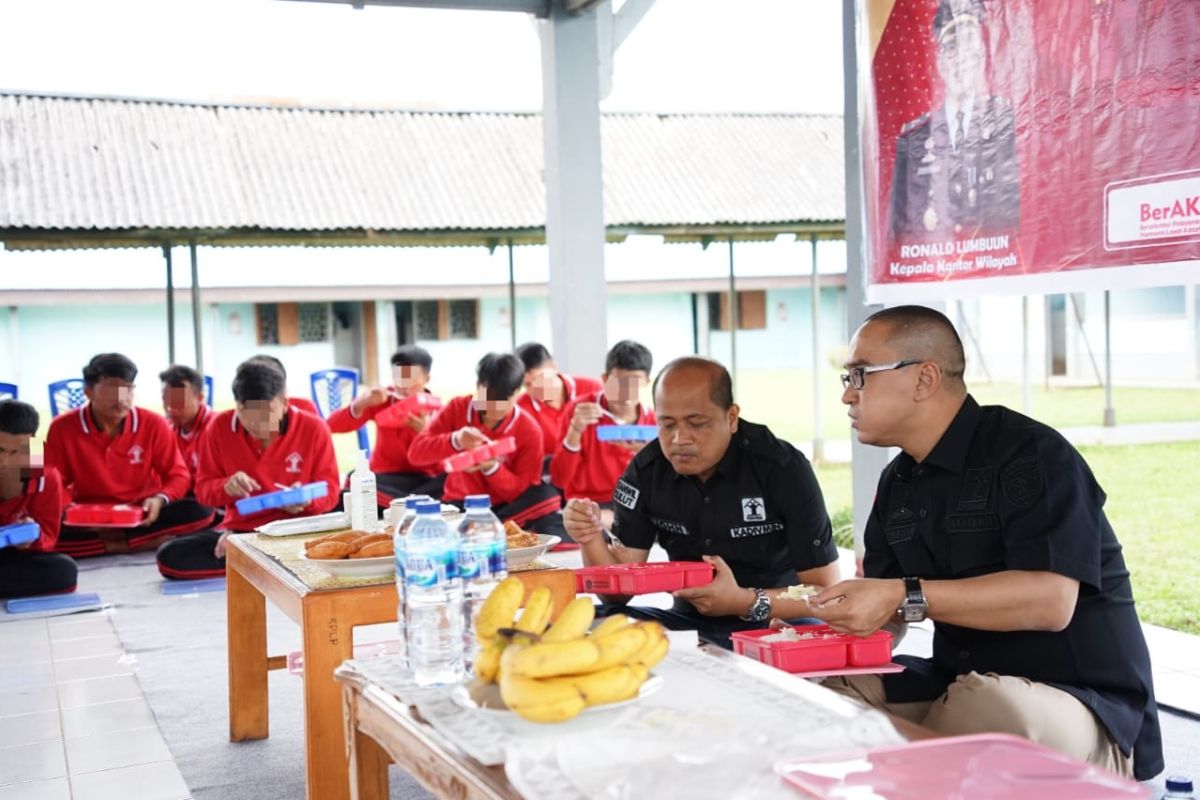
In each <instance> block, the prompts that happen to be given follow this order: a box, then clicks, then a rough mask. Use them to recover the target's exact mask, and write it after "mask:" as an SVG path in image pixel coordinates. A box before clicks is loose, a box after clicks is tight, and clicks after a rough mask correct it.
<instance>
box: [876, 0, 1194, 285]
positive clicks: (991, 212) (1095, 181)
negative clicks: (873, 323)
mask: <svg viewBox="0 0 1200 800" xmlns="http://www.w3.org/2000/svg"><path fill="white" fill-rule="evenodd" d="M864 2H865V5H864V6H861V7H860V10H861V12H862V13H863V15H864V18H862V19H860V23H861V25H860V29H861V30H862V31H863V33H864V34H865V35H866V37H867V38H868V39H869V41H868V42H864V43H863V45H862V46H860V48H859V49H860V68H859V74H860V80H861V82H862V87H861V88H862V97H863V100H864V102H863V114H862V122H861V131H860V135H861V137H862V144H863V148H862V149H863V162H864V164H863V169H864V171H863V177H864V190H865V207H866V225H867V237H868V249H867V252H868V260H867V299H868V302H873V303H875V302H900V301H909V300H921V299H937V298H949V297H964V296H977V295H980V294H984V293H995V292H1009V293H1049V292H1064V291H1074V290H1079V289H1087V288H1102V287H1117V286H1152V285H1169V284H1181V283H1195V282H1197V280H1200V262H1198V261H1197V260H1198V259H1200V2H1198V1H1197V0H1053V1H1051V0H864Z"/></svg>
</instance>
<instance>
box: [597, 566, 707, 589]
mask: <svg viewBox="0 0 1200 800" xmlns="http://www.w3.org/2000/svg"><path fill="white" fill-rule="evenodd" d="M712 579H713V568H712V564H709V563H708V562H705V561H656V562H654V563H651V564H614V565H612V566H608V567H584V568H582V569H577V570H575V591H577V592H594V593H597V594H650V593H652V592H674V591H677V590H679V589H690V588H692V587H693V586H706V585H708V584H710V583H712Z"/></svg>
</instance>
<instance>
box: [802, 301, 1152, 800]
mask: <svg viewBox="0 0 1200 800" xmlns="http://www.w3.org/2000/svg"><path fill="white" fill-rule="evenodd" d="M846 367H847V374H846V375H843V376H842V381H843V383H844V384H846V390H845V393H844V394H843V396H842V402H844V403H845V404H846V405H847V406H849V416H850V418H851V419H852V420H853V423H852V427H854V428H855V429H856V430H857V431H858V437H859V440H860V441H862V442H863V443H864V444H873V445H877V446H880V447H888V446H892V447H899V448H901V450H902V451H903V452H902V453H900V455H898V456H897V457H896V458H895V459H893V461H892V462H891V463H890V464H889V465H888V466H887V468H886V469H885V470H884V472H883V475H882V477H881V479H880V481H879V489H878V492H877V493H876V497H875V505H874V508H873V509H872V510H871V516H870V518H869V519H868V520H867V526H866V558H865V561H864V572H865V574H866V575H867V577H866V578H864V579H859V580H849V581H845V582H843V583H840V584H838V585H836V586H831V587H829V588H828V589H826V590H825V591H823V592H821V593H820V594H818V595H815V596H814V597H812V598H810V602H809V603H808V604H803V603H799V602H796V603H789V602H787V601H779V605H780V606H781V609H780V610H781V611H782V612H785V613H803V612H804V611H807V613H810V614H812V615H814V616H817V617H820V618H822V619H824V620H826V621H827V622H828V623H829V624H830V625H832V626H833V627H834V628H836V629H838V630H841V631H846V632H850V633H854V634H858V635H864V636H865V635H867V634H870V633H871V632H873V631H875V630H877V629H879V628H881V627H883V626H884V625H886V624H889V623H891V622H893V621H895V620H896V619H897V615H898V614H899V615H900V618H901V619H903V620H907V621H909V622H912V621H920V620H922V619H925V618H926V616H928V617H929V618H930V619H932V620H933V621H934V639H933V658H932V659H921V658H913V657H905V656H901V657H899V658H898V660H900V661H903V662H904V663H905V666H906V667H907V669H906V670H905V671H904V672H903V673H898V674H895V675H884V676H882V679H881V677H880V676H857V677H853V678H841V679H831V680H830V681H829V682H827V684H826V685H829V686H831V687H832V688H835V689H839V690H841V691H844V692H847V693H851V694H854V695H857V696H858V697H860V698H862V699H864V700H866V701H867V702H868V703H870V704H872V705H875V706H886V707H887V709H888V710H890V711H892V712H894V713H896V714H899V715H901V716H904V717H906V718H908V719H911V720H913V721H916V722H919V723H921V724H923V725H925V726H927V727H929V728H932V729H934V730H936V731H938V732H939V733H942V734H947V735H952V734H968V733H982V732H1003V733H1012V734H1016V735H1019V736H1023V737H1025V738H1028V739H1031V740H1033V741H1036V742H1039V743H1041V744H1044V745H1046V746H1048V747H1052V748H1054V749H1056V750H1060V751H1062V752H1065V753H1068V754H1070V755H1074V756H1076V757H1079V758H1082V759H1085V760H1087V761H1090V762H1092V763H1095V764H1099V765H1102V766H1104V767H1107V768H1108V769H1111V770H1113V771H1115V772H1118V773H1121V774H1125V775H1129V774H1133V775H1134V776H1135V777H1136V778H1138V779H1139V780H1145V779H1148V778H1151V777H1153V776H1154V775H1155V774H1157V773H1158V772H1160V771H1161V770H1162V768H1163V759H1162V743H1161V736H1160V733H1159V727H1158V711H1157V708H1156V706H1155V703H1154V689H1153V685H1152V683H1151V677H1150V675H1151V673H1150V655H1149V652H1148V651H1147V649H1146V641H1145V639H1144V638H1143V636H1142V629H1141V625H1140V623H1139V622H1138V615H1137V611H1136V610H1135V609H1134V603H1133V593H1132V590H1131V589H1130V584H1129V571H1128V570H1127V569H1126V567H1125V561H1124V559H1123V558H1122V556H1121V545H1120V543H1118V541H1117V538H1116V536H1115V535H1114V533H1113V530H1112V528H1111V527H1110V525H1109V523H1108V520H1107V518H1106V517H1105V515H1104V510H1103V506H1104V501H1105V496H1104V491H1103V490H1102V489H1101V488H1100V487H1099V485H1097V483H1096V479H1095V478H1094V477H1093V476H1092V473H1091V471H1090V470H1089V469H1088V466H1087V464H1086V463H1085V462H1084V460H1083V459H1082V458H1081V457H1080V455H1079V453H1078V452H1076V450H1075V449H1074V448H1073V447H1072V446H1071V445H1070V444H1069V443H1068V442H1067V441H1066V440H1065V439H1063V438H1062V436H1061V435H1059V434H1058V433H1057V432H1056V431H1054V430H1053V429H1052V428H1049V427H1047V426H1045V425H1042V424H1041V423H1038V422H1035V421H1034V420H1032V419H1029V418H1028V417H1024V416H1022V415H1020V414H1017V413H1015V412H1013V411H1010V410H1008V409H1006V408H1003V407H1001V406H986V407H980V406H979V405H978V404H977V403H976V402H975V400H974V399H973V398H972V397H971V396H970V395H969V394H967V389H966V385H965V384H964V383H963V368H964V358H963V350H962V342H961V341H960V340H959V338H958V335H957V334H956V333H955V331H954V328H953V326H952V325H951V324H950V321H949V320H947V319H946V317H945V316H943V315H942V314H940V313H938V312H936V311H933V310H931V309H928V308H922V307H920V306H902V307H899V308H892V309H887V310H885V311H881V312H879V313H878V314H875V315H873V316H872V317H870V318H868V319H867V321H866V322H865V323H863V325H862V327H860V328H859V329H858V332H857V333H856V334H855V335H854V338H853V340H852V341H851V343H850V353H849V356H848V357H847V360H846ZM898 609H899V610H898Z"/></svg>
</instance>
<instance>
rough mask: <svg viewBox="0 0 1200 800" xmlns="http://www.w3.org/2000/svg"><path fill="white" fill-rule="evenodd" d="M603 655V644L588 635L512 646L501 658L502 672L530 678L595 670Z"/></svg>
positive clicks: (502, 673)
mask: <svg viewBox="0 0 1200 800" xmlns="http://www.w3.org/2000/svg"><path fill="white" fill-rule="evenodd" d="M510 653H511V655H509V654H510ZM599 659H600V650H599V648H598V647H597V646H596V645H595V644H593V643H592V642H590V641H588V640H587V639H572V640H571V641H569V642H544V643H541V644H535V645H530V646H529V647H522V648H520V649H518V650H516V651H513V649H512V648H511V647H510V648H509V649H508V650H505V651H504V655H503V656H501V658H500V672H501V675H504V674H505V673H507V674H510V675H513V676H522V677H526V678H550V677H553V676H555V675H575V674H578V673H581V672H592V671H594V670H595V669H596V668H597V662H598V661H599Z"/></svg>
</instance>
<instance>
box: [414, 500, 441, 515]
mask: <svg viewBox="0 0 1200 800" xmlns="http://www.w3.org/2000/svg"><path fill="white" fill-rule="evenodd" d="M417 513H418V514H441V513H442V504H441V503H439V502H438V501H437V500H422V501H421V502H419V503H417Z"/></svg>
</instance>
